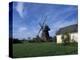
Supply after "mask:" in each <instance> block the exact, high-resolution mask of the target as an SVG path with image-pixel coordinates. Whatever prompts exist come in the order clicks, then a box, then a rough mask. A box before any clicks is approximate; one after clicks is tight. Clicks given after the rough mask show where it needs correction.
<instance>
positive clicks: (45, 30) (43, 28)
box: [37, 16, 50, 41]
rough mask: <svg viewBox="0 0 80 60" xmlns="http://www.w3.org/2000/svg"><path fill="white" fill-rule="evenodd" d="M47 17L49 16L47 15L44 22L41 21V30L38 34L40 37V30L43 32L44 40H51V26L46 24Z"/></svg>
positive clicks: (42, 38)
mask: <svg viewBox="0 0 80 60" xmlns="http://www.w3.org/2000/svg"><path fill="white" fill-rule="evenodd" d="M46 18H47V16H45V19H44V20H43V23H42V24H41V23H39V25H40V30H39V32H38V34H37V37H39V35H40V32H41V37H40V38H41V40H43V41H49V32H48V31H49V30H50V28H49V26H48V25H47V24H46Z"/></svg>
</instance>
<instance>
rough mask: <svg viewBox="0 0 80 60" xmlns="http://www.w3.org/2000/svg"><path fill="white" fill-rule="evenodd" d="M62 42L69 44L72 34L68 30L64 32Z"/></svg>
mask: <svg viewBox="0 0 80 60" xmlns="http://www.w3.org/2000/svg"><path fill="white" fill-rule="evenodd" d="M62 42H63V44H64V45H67V44H69V43H70V35H69V33H68V32H65V33H64V34H62Z"/></svg>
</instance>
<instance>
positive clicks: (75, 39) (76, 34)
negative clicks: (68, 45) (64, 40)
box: [70, 33, 78, 42]
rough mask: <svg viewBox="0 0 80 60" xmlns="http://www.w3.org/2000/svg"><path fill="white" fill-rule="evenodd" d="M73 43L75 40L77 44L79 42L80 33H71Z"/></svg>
mask: <svg viewBox="0 0 80 60" xmlns="http://www.w3.org/2000/svg"><path fill="white" fill-rule="evenodd" d="M70 36H71V42H72V41H73V40H74V41H76V42H78V33H71V34H70Z"/></svg>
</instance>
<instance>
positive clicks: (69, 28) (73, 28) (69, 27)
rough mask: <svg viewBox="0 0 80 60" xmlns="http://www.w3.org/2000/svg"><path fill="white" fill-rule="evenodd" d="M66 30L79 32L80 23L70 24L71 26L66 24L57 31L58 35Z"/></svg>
mask: <svg viewBox="0 0 80 60" xmlns="http://www.w3.org/2000/svg"><path fill="white" fill-rule="evenodd" d="M66 31H68V32H69V33H74V32H78V24H75V25H70V26H66V27H63V28H60V29H59V30H58V31H57V33H56V35H59V34H63V33H65V32H66Z"/></svg>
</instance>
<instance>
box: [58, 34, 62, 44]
mask: <svg viewBox="0 0 80 60" xmlns="http://www.w3.org/2000/svg"><path fill="white" fill-rule="evenodd" d="M61 36H62V35H57V43H62V39H61Z"/></svg>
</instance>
